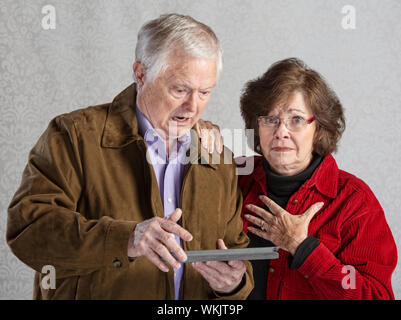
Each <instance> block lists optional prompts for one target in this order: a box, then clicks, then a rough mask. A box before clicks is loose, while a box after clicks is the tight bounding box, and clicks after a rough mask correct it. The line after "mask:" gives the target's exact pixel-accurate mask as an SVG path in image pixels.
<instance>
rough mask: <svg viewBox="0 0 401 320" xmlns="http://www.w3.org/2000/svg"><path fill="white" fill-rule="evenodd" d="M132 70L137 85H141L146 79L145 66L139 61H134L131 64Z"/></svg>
mask: <svg viewBox="0 0 401 320" xmlns="http://www.w3.org/2000/svg"><path fill="white" fill-rule="evenodd" d="M133 70H134V75H135V78H136V81H137V84H138V86H139V87H142V86H143V85H144V83H145V81H146V69H145V66H144V65H143V64H142V63H141V62H139V61H135V63H134V65H133Z"/></svg>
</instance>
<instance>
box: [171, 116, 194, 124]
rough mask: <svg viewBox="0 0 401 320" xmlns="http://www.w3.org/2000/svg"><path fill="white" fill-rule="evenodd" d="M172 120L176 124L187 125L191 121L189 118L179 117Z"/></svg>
mask: <svg viewBox="0 0 401 320" xmlns="http://www.w3.org/2000/svg"><path fill="white" fill-rule="evenodd" d="M172 119H173V121H176V122H177V123H178V124H187V123H188V122H190V120H191V118H188V117H179V116H176V117H173V118H172Z"/></svg>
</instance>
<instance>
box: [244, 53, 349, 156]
mask: <svg viewBox="0 0 401 320" xmlns="http://www.w3.org/2000/svg"><path fill="white" fill-rule="evenodd" d="M294 92H300V93H302V94H303V96H304V99H305V103H307V105H308V106H309V107H310V108H311V110H312V112H313V116H314V117H315V121H316V133H315V137H314V143H313V151H314V152H315V153H317V154H319V155H321V156H326V155H328V154H330V153H333V152H335V151H336V150H337V144H338V141H339V140H340V138H341V135H342V133H343V132H344V129H345V117H344V112H343V107H342V105H341V103H340V100H339V99H338V97H337V95H336V94H335V93H334V91H333V90H332V89H331V88H330V87H329V86H328V84H327V83H326V82H325V80H324V79H323V77H322V76H321V75H320V74H319V73H318V72H316V71H314V70H312V69H310V68H308V67H307V66H306V65H305V63H304V62H303V61H301V60H299V59H297V58H289V59H285V60H281V61H278V62H276V63H274V64H273V65H272V66H271V67H270V68H269V69H268V70H267V71H266V73H264V74H263V75H262V76H261V77H259V78H257V79H255V80H251V81H249V82H247V83H246V85H245V87H244V89H243V91H242V95H241V115H242V118H243V119H244V121H245V126H246V129H254V133H255V135H254V136H255V141H254V151H255V152H258V153H261V150H260V149H259V146H260V139H259V133H258V122H257V119H258V116H262V115H267V114H268V113H269V112H270V111H271V110H272V109H273V107H274V106H275V105H276V104H278V103H282V102H285V101H286V100H287V99H288V98H289V97H290V96H291V95H292V94H293V93H294Z"/></svg>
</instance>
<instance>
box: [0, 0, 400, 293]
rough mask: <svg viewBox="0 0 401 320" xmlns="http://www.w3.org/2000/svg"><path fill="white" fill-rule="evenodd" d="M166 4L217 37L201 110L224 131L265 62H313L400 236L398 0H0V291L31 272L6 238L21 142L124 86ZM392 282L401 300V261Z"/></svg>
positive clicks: (24, 153)
mask: <svg viewBox="0 0 401 320" xmlns="http://www.w3.org/2000/svg"><path fill="white" fill-rule="evenodd" d="M46 4H51V5H53V6H54V7H55V8H56V14H57V20H56V29H55V30H44V29H43V28H42V24H41V21H42V18H43V16H44V15H43V14H42V13H41V10H42V7H43V6H44V5H46ZM344 5H353V6H354V7H355V9H356V29H354V30H352V29H351V30H345V29H344V28H343V27H342V25H341V21H342V19H343V17H344V14H343V13H342V12H341V9H342V7H343V6H344ZM168 12H178V13H183V14H189V15H192V16H193V17H194V18H196V19H199V20H200V21H202V22H204V23H206V24H208V25H210V26H211V27H212V28H213V29H214V30H215V32H216V33H217V35H218V36H219V38H220V40H221V42H222V45H223V48H224V52H225V54H224V69H223V73H222V77H221V80H220V82H219V84H218V86H217V88H216V89H215V92H214V93H213V96H212V99H211V101H210V103H209V106H208V107H207V110H206V111H205V113H204V116H203V118H205V119H209V120H211V121H213V122H215V123H218V124H219V125H220V127H221V128H231V129H234V128H243V122H242V119H241V117H240V113H239V96H240V92H241V89H242V87H243V85H244V83H245V82H246V81H248V80H250V79H252V78H254V77H256V76H258V75H260V74H261V73H263V72H264V71H265V70H266V69H267V68H268V66H269V65H270V64H271V63H273V62H275V61H277V60H280V59H283V58H286V57H293V56H295V57H299V58H301V59H303V60H304V61H305V62H306V63H307V64H309V65H310V66H311V67H313V68H315V69H316V70H317V71H319V72H320V73H321V74H322V75H323V76H324V77H325V78H326V79H327V80H328V82H329V83H330V84H331V86H332V87H333V89H334V90H335V91H336V92H337V94H338V95H339V97H340V99H341V101H342V103H343V105H344V107H345V110H346V111H345V112H346V117H347V129H346V131H345V134H344V136H343V138H342V141H341V145H340V148H339V152H338V153H337V154H336V155H335V158H336V159H337V161H338V163H339V166H340V167H341V168H342V169H344V170H346V171H349V172H351V173H353V174H355V175H357V176H359V177H360V178H362V179H363V180H364V181H365V182H366V183H368V185H369V186H370V187H371V189H372V190H373V191H374V193H375V194H376V196H377V198H378V199H379V201H380V203H381V204H382V206H383V208H384V211H385V213H386V218H387V221H388V223H389V225H390V227H391V230H392V232H393V235H394V238H395V240H396V242H397V245H398V247H399V245H400V244H401V217H399V214H400V213H399V208H400V207H401V200H400V194H401V188H400V185H401V184H400V180H401V175H400V170H399V165H400V160H399V157H400V155H401V154H400V147H401V142H400V136H401V135H400V133H401V128H400V124H401V112H400V111H399V109H400V107H401V103H400V89H401V88H400V86H401V84H400V83H401V81H400V78H401V67H400V60H401V42H400V39H401V23H400V17H401V1H397V0H393V1H390V0H386V1H384V0H382V1H379V0H369V1H368V0H363V1H362V0H361V1H351V0H344V1H334V0H331V1H316V0H313V1H312V0H303V1H262V0H252V1H251V0H248V1H244V0H241V1H240V0H236V1H234V0H219V1H189V0H174V1H160V0H157V1H156V0H153V1H149V0H146V1H133V0H131V1H128V0H119V1H116V0H113V1H106V0H104V1H102V0H99V1H97V0H95V1H94V0H87V1H60V0H57V1H56V0H52V1H49V2H48V1H39V0H38V1H32V0H29V1H23V0H18V1H15V0H1V3H0V111H1V112H0V219H1V220H0V298H2V299H30V298H31V297H32V278H33V271H32V270H31V269H29V268H28V267H26V266H25V265H23V264H22V263H21V262H20V261H19V260H18V259H17V258H16V257H15V256H13V254H12V253H11V252H10V250H9V249H8V247H7V244H6V243H5V241H4V239H5V231H6V217H7V212H6V209H7V206H8V204H9V202H10V200H11V197H12V196H13V194H14V192H15V191H16V189H17V187H18V185H19V182H20V178H21V173H22V170H23V168H24V166H25V164H26V161H27V157H28V152H29V150H30V149H31V148H32V146H33V144H34V143H35V141H36V140H37V139H38V137H39V135H40V134H41V132H43V130H44V129H45V128H46V126H47V124H48V122H49V120H50V119H52V118H53V117H54V116H56V115H58V114H61V113H65V112H69V111H71V110H73V109H77V108H79V107H85V106H88V105H94V104H98V103H104V102H108V101H111V100H112V99H113V97H114V96H115V95H116V94H117V93H119V92H120V91H121V90H122V89H124V88H125V87H126V86H128V85H129V84H130V83H131V82H132V79H133V78H132V71H131V66H132V63H133V53H134V48H135V43H136V34H137V31H138V30H139V28H140V26H141V25H142V24H143V23H144V22H145V21H147V20H149V19H151V18H155V17H157V16H158V15H160V14H162V13H168ZM237 155H239V154H237ZM392 280H393V289H394V292H395V295H396V298H400V297H401V272H400V268H399V265H398V267H397V269H396V270H395V272H394V274H393V278H392Z"/></svg>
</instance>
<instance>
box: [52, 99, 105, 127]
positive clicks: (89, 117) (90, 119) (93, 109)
mask: <svg viewBox="0 0 401 320" xmlns="http://www.w3.org/2000/svg"><path fill="white" fill-rule="evenodd" d="M109 106H110V103H104V104H99V105H95V106H90V107H85V108H80V109H76V110H73V111H71V112H68V113H63V114H60V115H58V116H57V117H56V118H55V119H56V121H59V122H63V121H67V122H70V121H72V122H74V124H75V125H88V124H100V123H102V124H103V125H104V121H105V118H106V116H107V111H108V108H109Z"/></svg>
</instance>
